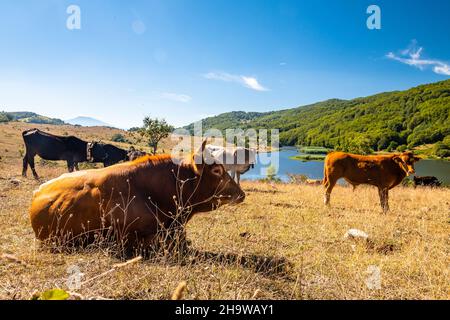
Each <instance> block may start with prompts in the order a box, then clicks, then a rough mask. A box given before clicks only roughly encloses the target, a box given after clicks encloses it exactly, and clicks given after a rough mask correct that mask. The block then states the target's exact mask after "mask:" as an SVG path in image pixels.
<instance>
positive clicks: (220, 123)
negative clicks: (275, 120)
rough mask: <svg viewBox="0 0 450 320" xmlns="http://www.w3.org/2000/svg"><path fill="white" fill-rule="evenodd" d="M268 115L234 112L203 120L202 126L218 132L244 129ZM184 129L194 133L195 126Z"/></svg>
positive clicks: (191, 125)
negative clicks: (253, 121) (229, 129)
mask: <svg viewBox="0 0 450 320" xmlns="http://www.w3.org/2000/svg"><path fill="white" fill-rule="evenodd" d="M267 114H269V113H263V112H244V111H232V112H227V113H222V114H220V115H218V116H214V117H209V118H206V119H203V120H202V121H203V122H202V125H203V128H208V129H209V128H215V129H218V130H225V129H227V128H242V127H247V124H248V123H250V122H251V121H252V120H255V119H258V118H259V117H261V116H264V115H267ZM184 128H185V129H187V130H189V131H191V132H193V130H194V124H193V123H191V124H190V125H187V126H185V127H184Z"/></svg>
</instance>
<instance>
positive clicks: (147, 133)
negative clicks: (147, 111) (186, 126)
mask: <svg viewBox="0 0 450 320" xmlns="http://www.w3.org/2000/svg"><path fill="white" fill-rule="evenodd" d="M173 130H174V128H173V127H172V126H171V125H169V124H168V123H167V122H166V120H164V119H152V118H150V117H146V118H144V125H143V126H142V128H140V129H139V131H138V132H139V133H140V134H141V136H142V137H144V138H146V139H147V143H148V145H149V146H150V147H152V148H153V153H154V154H156V150H157V148H158V143H159V141H161V139H164V138H166V137H168V136H169V134H170V133H171V132H172V131H173Z"/></svg>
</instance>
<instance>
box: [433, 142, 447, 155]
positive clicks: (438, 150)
mask: <svg viewBox="0 0 450 320" xmlns="http://www.w3.org/2000/svg"><path fill="white" fill-rule="evenodd" d="M433 153H434V154H435V155H436V156H438V157H440V158H447V157H450V145H448V144H445V143H444V142H438V143H436V144H435V145H434V147H433Z"/></svg>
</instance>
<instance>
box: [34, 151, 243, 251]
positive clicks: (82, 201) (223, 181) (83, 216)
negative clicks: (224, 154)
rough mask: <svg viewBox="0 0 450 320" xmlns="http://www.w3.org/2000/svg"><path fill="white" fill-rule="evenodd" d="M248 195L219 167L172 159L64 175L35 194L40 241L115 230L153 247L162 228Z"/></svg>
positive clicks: (132, 242)
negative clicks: (176, 162)
mask: <svg viewBox="0 0 450 320" xmlns="http://www.w3.org/2000/svg"><path fill="white" fill-rule="evenodd" d="M244 198H245V194H244V192H243V191H242V190H241V188H240V187H239V186H238V185H237V184H236V183H235V182H234V181H233V180H232V179H231V177H230V176H229V175H228V173H227V172H226V171H225V170H224V168H223V166H222V165H220V164H214V165H205V164H201V165H198V164H197V165H195V164H194V163H193V161H192V158H190V159H189V160H188V161H186V160H183V161H182V163H181V164H175V163H174V162H173V161H172V159H171V157H170V155H162V156H145V157H142V158H139V159H137V160H135V161H133V162H126V163H122V164H118V165H114V166H111V167H107V168H103V169H95V170H87V171H80V172H75V173H71V174H65V175H63V176H61V177H59V178H57V179H54V180H52V181H49V182H48V183H45V184H43V185H42V186H41V187H40V188H39V190H37V191H36V192H35V194H34V197H33V201H32V204H31V208H30V219H31V224H32V227H33V229H34V231H35V234H36V237H37V238H38V239H40V240H48V239H52V238H54V237H58V238H60V237H66V238H76V237H79V236H82V235H84V234H89V235H91V234H93V233H95V232H99V231H100V232H104V231H105V230H108V228H112V229H114V231H115V234H116V235H117V234H119V239H120V240H124V239H125V240H127V241H128V244H129V246H132V247H133V246H136V244H139V245H143V246H151V245H152V241H153V240H154V238H155V235H156V233H157V231H158V230H159V227H158V226H161V225H163V226H164V227H165V228H168V229H170V228H171V227H173V226H174V225H175V224H174V220H175V219H177V220H180V221H183V223H185V222H187V221H188V220H189V219H190V218H191V217H192V215H193V214H195V213H197V212H207V211H211V210H214V209H215V208H217V207H218V206H220V205H222V204H226V203H239V202H242V201H243V200H244Z"/></svg>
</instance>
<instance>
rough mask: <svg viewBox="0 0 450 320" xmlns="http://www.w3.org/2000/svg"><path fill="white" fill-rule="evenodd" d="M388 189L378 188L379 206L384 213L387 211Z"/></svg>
mask: <svg viewBox="0 0 450 320" xmlns="http://www.w3.org/2000/svg"><path fill="white" fill-rule="evenodd" d="M388 192H389V191H388V189H386V188H384V189H383V188H378V195H379V196H380V205H381V209H382V210H383V212H384V213H386V212H387V211H389V194H388Z"/></svg>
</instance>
